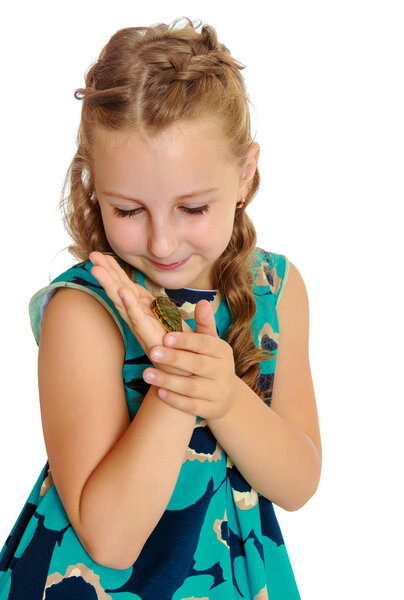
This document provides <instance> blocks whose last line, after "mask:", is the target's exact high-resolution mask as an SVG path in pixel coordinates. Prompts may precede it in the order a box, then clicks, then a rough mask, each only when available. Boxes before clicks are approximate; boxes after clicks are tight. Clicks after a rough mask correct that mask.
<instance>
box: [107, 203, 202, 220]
mask: <svg viewBox="0 0 404 600" xmlns="http://www.w3.org/2000/svg"><path fill="white" fill-rule="evenodd" d="M181 208H182V210H183V211H184V212H186V213H188V214H190V215H203V214H204V213H207V212H208V210H209V205H208V204H205V205H204V206H198V207H197V208H188V207H186V206H182V207H181ZM141 210H142V209H141V208H132V209H131V210H122V208H117V207H116V206H115V207H114V213H115V214H116V215H117V216H118V217H134V216H135V215H137V214H138V213H139V211H141Z"/></svg>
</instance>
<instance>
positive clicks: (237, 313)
mask: <svg viewBox="0 0 404 600" xmlns="http://www.w3.org/2000/svg"><path fill="white" fill-rule="evenodd" d="M182 18H184V19H185V21H186V23H185V24H184V25H183V26H182V27H180V28H178V27H177V25H178V24H179V22H180V21H181V19H176V20H175V21H173V22H172V23H171V24H169V25H167V24H165V23H159V24H156V25H153V26H151V27H128V28H125V29H121V30H119V31H117V32H116V33H115V34H114V35H113V36H112V37H111V39H110V40H109V42H108V43H107V44H106V46H105V47H104V48H103V49H102V51H101V54H100V56H99V59H98V60H97V61H96V62H95V63H94V64H93V65H92V66H91V67H90V68H89V70H88V71H87V73H86V76H85V84H86V87H85V88H79V89H77V90H76V91H75V94H74V95H75V97H76V98H77V99H82V100H83V105H82V111H81V122H80V126H79V130H78V135H77V152H76V154H75V156H74V158H73V160H72V162H71V165H70V167H69V169H68V172H67V174H66V179H65V182H64V186H63V196H62V200H61V203H60V205H61V208H62V210H63V220H64V225H65V227H66V229H67V231H68V233H69V235H70V236H71V237H72V239H73V241H74V244H72V245H70V246H69V247H68V249H69V251H70V253H71V254H73V256H75V257H76V258H77V259H79V260H80V261H83V260H87V259H88V256H89V253H90V252H92V251H93V250H98V251H100V252H104V253H109V254H112V255H114V252H113V251H112V249H111V247H110V246H109V243H108V241H107V238H106V235H105V232H104V227H103V222H102V218H101V212H100V208H99V204H98V202H97V198H96V194H95V188H94V171H93V164H92V152H91V151H92V146H93V143H94V139H95V132H96V129H97V128H101V129H104V130H107V131H117V132H122V133H125V132H130V131H132V132H133V131H135V130H140V129H145V130H146V131H147V132H148V134H157V133H159V132H161V131H163V130H164V129H166V128H167V127H168V126H169V125H170V124H172V123H174V122H176V121H178V120H180V119H192V118H200V117H205V116H208V117H214V118H215V119H216V120H217V121H218V122H219V123H220V126H221V129H222V132H223V134H224V136H225V139H226V140H227V141H228V148H229V156H230V157H231V159H232V160H233V161H235V163H236V164H237V165H238V166H239V167H240V168H242V166H243V164H244V163H245V161H246V159H247V155H248V151H249V150H250V148H251V145H252V143H253V140H252V138H251V125H250V113H249V107H248V103H249V99H248V95H247V92H246V88H245V84H244V80H243V77H242V75H241V73H240V70H241V69H243V68H244V66H243V65H242V64H241V63H239V62H238V61H236V60H235V59H234V58H233V57H232V56H231V55H230V52H229V50H228V48H226V46H224V45H223V44H221V43H219V42H218V40H217V34H216V31H215V29H214V28H213V27H212V26H210V25H203V26H202V28H201V31H200V32H198V31H197V29H198V28H199V27H200V25H201V22H199V23H197V24H196V25H194V23H193V22H192V21H191V20H190V19H188V18H187V17H182ZM259 182H260V176H259V172H258V169H257V170H256V172H255V175H254V177H253V179H252V184H251V186H250V189H249V191H248V193H247V195H246V198H245V200H246V201H245V204H244V206H243V207H241V208H238V209H237V210H236V213H235V218H234V226H233V232H232V235H231V239H230V241H229V244H228V246H227V248H226V250H225V251H224V252H223V254H222V255H221V256H220V257H219V258H218V259H217V260H216V262H215V264H214V265H213V269H212V273H213V281H212V286H213V288H214V289H217V290H219V292H220V293H221V294H222V296H223V297H224V298H225V300H226V302H227V305H228V308H229V311H230V314H231V318H232V323H231V325H230V327H229V328H228V330H227V331H226V333H225V335H224V339H225V340H226V341H227V342H228V344H230V346H231V347H232V349H233V355H234V361H235V371H236V374H237V375H238V376H239V377H240V378H241V379H243V380H244V381H245V383H247V385H248V386H249V387H250V388H251V389H252V390H253V391H254V392H255V393H256V394H257V395H258V396H259V397H260V398H261V399H262V400H263V401H264V391H262V390H261V389H260V387H259V385H258V378H259V375H260V369H259V362H260V361H261V360H268V359H269V358H271V355H270V354H269V353H268V352H266V351H265V350H262V349H260V348H257V347H256V346H255V343H254V340H253V337H252V334H251V331H250V325H251V322H252V320H253V318H254V315H255V313H256V303H255V298H254V295H253V284H254V276H253V273H252V267H253V260H254V250H255V245H256V232H255V228H254V226H253V224H252V222H251V220H250V218H249V217H248V215H247V214H246V213H245V207H246V206H247V205H248V204H249V202H250V201H251V200H252V198H253V197H254V196H255V194H256V193H257V190H258V187H259ZM67 186H69V188H70V189H69V193H68V195H67V196H65V197H64V193H65V190H66V187H67ZM118 258H120V257H118ZM120 262H122V259H120ZM124 268H125V271H126V272H127V274H128V275H129V276H130V277H131V278H132V279H133V275H134V269H133V267H132V266H131V265H129V264H127V263H124ZM265 394H266V395H267V394H268V391H266V392H265ZM267 397H268V396H267Z"/></svg>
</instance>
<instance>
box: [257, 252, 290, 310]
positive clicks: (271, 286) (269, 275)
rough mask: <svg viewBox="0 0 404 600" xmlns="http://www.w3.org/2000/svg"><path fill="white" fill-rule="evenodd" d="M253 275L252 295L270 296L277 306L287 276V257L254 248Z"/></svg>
mask: <svg viewBox="0 0 404 600" xmlns="http://www.w3.org/2000/svg"><path fill="white" fill-rule="evenodd" d="M253 273H254V293H255V294H256V295H257V296H265V295H268V294H270V295H272V296H273V297H274V300H275V304H276V305H277V304H278V303H279V300H280V298H281V296H282V294H283V290H284V288H285V285H286V282H287V279H288V275H289V259H288V258H287V256H285V255H284V254H277V253H276V252H269V251H268V250H264V249H263V248H259V247H256V248H255V251H254V264H253Z"/></svg>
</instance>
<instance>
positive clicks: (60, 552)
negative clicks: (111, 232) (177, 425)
mask: <svg viewBox="0 0 404 600" xmlns="http://www.w3.org/2000/svg"><path fill="white" fill-rule="evenodd" d="M254 258H255V262H254V266H253V272H254V282H255V283H254V294H255V300H256V304H257V312H256V315H255V317H254V320H253V322H252V325H251V331H252V334H253V337H254V341H255V343H256V345H257V346H260V347H261V348H265V349H266V350H268V351H269V352H270V353H271V359H270V360H266V361H262V362H261V363H260V375H259V380H258V381H259V385H260V388H261V389H262V390H264V391H265V403H266V404H267V405H268V407H269V406H270V403H271V396H272V388H273V381H274V373H275V363H276V354H277V348H278V341H279V325H278V319H277V312H276V306H277V303H278V301H279V298H280V297H281V294H282V292H283V289H284V285H285V282H286V280H287V276H288V268H289V261H288V259H287V258H286V257H285V256H283V255H280V254H275V253H273V252H267V251H265V250H262V249H261V248H256V249H255V251H254ZM92 266H93V264H92V263H91V261H89V260H87V261H86V262H82V263H79V264H76V265H74V266H73V267H71V268H70V269H68V270H67V271H65V272H64V273H62V274H61V275H59V276H58V277H56V278H55V279H54V280H53V281H52V282H51V283H50V284H49V285H47V286H46V287H44V288H43V289H41V290H39V291H38V292H37V293H36V294H35V295H34V296H33V297H32V299H31V301H30V305H29V313H30V320H31V326H32V330H33V333H34V336H35V339H36V342H37V343H39V336H40V323H41V319H42V316H43V314H44V311H45V310H46V307H47V305H48V303H49V301H50V300H51V298H52V296H53V294H54V293H55V291H56V289H57V288H59V287H70V288H75V289H79V290H82V291H83V292H86V293H89V294H91V295H92V296H93V297H95V298H97V300H99V302H101V304H102V305H103V306H104V307H105V309H106V310H108V312H109V313H110V314H111V315H112V317H113V318H114V320H115V322H116V324H117V326H118V327H119V329H120V332H121V334H122V337H123V340H124V343H125V349H126V354H125V362H124V365H123V372H122V375H123V383H124V386H125V394H126V401H127V406H128V411H129V413H130V418H131V419H133V418H134V417H135V416H136V413H137V411H138V409H139V407H140V405H141V400H139V398H142V397H144V396H145V395H146V393H147V391H148V389H149V387H150V386H149V384H147V383H146V382H145V381H144V380H143V379H142V373H143V371H144V369H145V368H146V367H147V366H150V365H151V362H150V361H149V359H148V357H147V356H146V355H145V353H144V351H143V349H142V348H141V346H140V344H139V343H138V341H137V339H136V338H135V336H134V335H133V333H132V332H131V331H130V329H129V327H128V325H127V323H126V322H125V321H124V320H123V319H122V318H121V317H120V315H119V313H118V311H117V309H116V308H115V306H114V304H113V302H112V301H111V300H110V299H109V297H108V296H107V294H106V293H105V291H104V289H103V288H102V287H101V286H100V284H99V283H98V281H97V280H96V279H95V278H94V277H93V276H92V275H91V272H90V269H91V267H92ZM135 278H136V281H137V282H138V283H139V284H140V285H142V286H144V287H145V288H147V289H149V291H150V292H151V293H152V294H153V295H154V296H157V295H159V294H162V295H167V296H169V297H170V299H171V300H173V301H174V302H175V303H176V305H177V306H178V307H179V309H180V312H181V314H182V318H183V319H184V320H185V321H186V322H187V323H188V325H189V326H190V327H191V328H192V329H193V330H195V320H194V318H193V317H194V308H195V304H196V303H197V302H198V301H199V300H201V299H207V300H208V301H209V302H210V303H211V306H212V308H213V310H214V314H215V321H216V327H217V331H218V334H219V336H220V337H221V338H222V337H223V335H224V333H225V332H226V330H227V328H228V327H229V325H230V323H231V319H230V313H229V310H228V307H227V303H226V301H225V299H224V298H222V297H220V293H219V292H218V291H217V290H195V289H191V288H183V289H179V290H174V289H164V288H160V287H158V286H156V284H155V283H154V282H152V281H150V280H149V279H148V278H147V277H146V276H145V275H144V274H143V273H142V272H140V271H138V270H136V271H135ZM67 598H69V599H70V600H73V599H74V600H111V599H113V600H231V599H233V600H235V599H244V600H266V599H269V600H298V599H300V595H299V592H298V588H297V585H296V581H295V578H294V574H293V570H292V567H291V564H290V560H289V556H288V554H287V551H286V547H285V544H284V540H283V537H282V533H281V530H280V528H279V525H278V521H277V518H276V515H275V512H274V508H273V504H272V502H271V501H270V500H268V499H267V498H265V497H264V496H262V495H261V494H259V493H257V492H256V491H255V490H254V489H253V488H252V487H251V486H250V485H249V484H248V482H247V481H246V480H245V479H244V478H243V476H242V475H241V474H240V472H239V471H238V469H237V467H236V465H234V464H233V463H232V461H231V459H230V457H229V456H227V454H226V452H225V451H224V450H223V448H221V447H220V445H219V443H218V442H217V441H216V439H215V437H214V436H213V434H212V432H211V431H210V429H209V427H208V424H207V422H206V420H204V419H202V418H201V417H199V416H198V417H197V418H196V423H195V427H194V431H193V434H192V437H191V439H190V442H189V446H188V448H187V451H186V455H185V457H184V462H183V464H182V466H181V470H180V473H179V476H178V479H177V482H176V485H175V488H174V491H173V493H172V496H171V499H170V501H169V503H168V505H167V508H166V510H165V512H164V513H163V515H162V517H161V519H160V521H159V522H158V523H157V525H156V527H155V528H154V530H153V531H152V533H151V535H150V536H149V538H148V540H147V541H146V544H145V545H144V547H143V549H142V551H141V553H140V555H139V557H138V559H137V560H136V562H135V563H134V564H133V566H131V567H130V568H128V569H124V570H116V569H112V568H109V567H105V566H102V565H100V564H98V563H96V562H95V561H93V560H92V559H91V558H90V556H89V555H88V554H87V553H86V551H85V550H84V547H83V546H82V544H81V543H80V540H79V538H78V537H77V536H76V534H75V531H74V529H73V527H72V525H71V523H70V522H69V519H68V517H67V514H66V512H65V510H64V507H63V504H62V502H61V500H60V497H59V495H58V492H57V490H56V487H55V485H54V483H53V479H52V473H51V472H50V469H49V462H46V464H45V466H44V468H43V469H42V471H41V473H40V474H39V477H38V479H37V481H36V483H35V485H34V487H33V489H32V491H31V493H30V495H29V497H28V499H27V501H26V503H25V505H24V507H23V509H22V511H21V513H20V515H19V517H18V519H17V521H16V523H15V525H14V527H13V529H12V530H11V533H10V535H9V537H8V539H7V541H6V542H5V544H4V546H3V548H2V550H1V553H0V600H45V599H46V600H64V599H67Z"/></svg>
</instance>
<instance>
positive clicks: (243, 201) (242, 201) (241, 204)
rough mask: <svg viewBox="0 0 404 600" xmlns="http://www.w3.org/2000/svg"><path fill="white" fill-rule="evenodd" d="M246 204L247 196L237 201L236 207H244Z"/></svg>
mask: <svg viewBox="0 0 404 600" xmlns="http://www.w3.org/2000/svg"><path fill="white" fill-rule="evenodd" d="M244 204H245V198H243V199H242V200H240V202H237V204H236V208H242V207H243V206H244Z"/></svg>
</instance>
